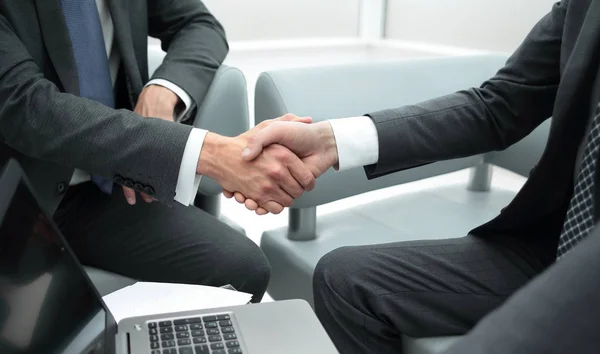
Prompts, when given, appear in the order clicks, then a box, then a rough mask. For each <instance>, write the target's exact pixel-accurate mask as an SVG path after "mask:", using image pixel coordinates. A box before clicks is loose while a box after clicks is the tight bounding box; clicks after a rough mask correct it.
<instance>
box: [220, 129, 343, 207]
mask: <svg viewBox="0 0 600 354" xmlns="http://www.w3.org/2000/svg"><path fill="white" fill-rule="evenodd" d="M271 144H281V145H283V146H286V147H287V148H288V149H290V150H291V151H293V152H294V153H295V154H297V155H298V157H300V158H301V159H302V162H304V163H305V164H306V165H307V166H308V167H309V168H310V170H311V172H312V173H313V174H314V176H315V177H319V176H320V175H322V174H323V173H325V171H327V170H328V169H329V168H330V167H331V166H334V165H336V164H337V162H338V155H337V147H336V144H335V137H334V135H333V130H332V129H331V125H330V124H329V123H328V122H320V123H316V124H302V123H298V122H293V121H292V122H282V121H275V122H272V123H271V124H269V125H268V126H267V127H265V128H264V129H262V130H261V131H259V132H257V133H256V134H255V135H253V136H252V137H250V139H249V141H248V146H247V147H246V149H244V152H243V155H242V156H243V159H244V160H245V161H252V160H253V159H255V158H257V157H258V156H260V154H261V152H262V151H263V149H264V148H265V147H267V146H271ZM224 194H225V196H226V197H228V198H231V197H232V196H234V195H235V199H236V200H237V201H238V202H240V203H244V204H246V207H247V208H248V209H250V210H256V212H257V214H259V215H263V214H266V212H267V210H266V209H265V208H261V206H262V204H261V203H260V202H258V201H256V200H253V198H250V197H249V196H247V195H244V194H243V193H239V192H237V193H231V192H229V191H227V190H226V191H225V192H224Z"/></svg>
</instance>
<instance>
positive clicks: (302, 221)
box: [288, 207, 317, 241]
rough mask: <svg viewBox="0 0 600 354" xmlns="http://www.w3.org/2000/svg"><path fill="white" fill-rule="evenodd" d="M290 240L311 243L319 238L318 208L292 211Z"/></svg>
mask: <svg viewBox="0 0 600 354" xmlns="http://www.w3.org/2000/svg"><path fill="white" fill-rule="evenodd" d="M288 225H289V231H288V239H290V240H293V241H310V240H314V239H316V238H317V208H316V207H312V208H303V209H290V217H289V223H288Z"/></svg>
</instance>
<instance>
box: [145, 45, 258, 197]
mask: <svg viewBox="0 0 600 354" xmlns="http://www.w3.org/2000/svg"><path fill="white" fill-rule="evenodd" d="M165 56H166V53H165V52H164V51H163V50H162V49H161V48H160V46H158V45H150V46H149V47H148V72H149V74H150V76H152V74H153V73H154V71H156V69H157V68H158V67H159V66H160V65H161V64H162V62H163V59H164V58H165ZM193 124H194V126H195V127H197V128H202V129H206V130H208V131H211V132H214V133H217V134H221V135H224V136H236V135H239V134H241V133H243V132H245V131H247V130H248V128H249V125H250V118H249V112H248V91H247V82H246V78H245V77H244V74H243V73H242V72H241V71H240V70H239V69H237V68H234V67H230V66H226V65H222V66H221V67H220V68H219V70H218V71H217V73H216V75H215V77H214V79H213V82H212V84H211V87H210V89H209V90H208V92H207V94H206V96H205V98H204V101H203V102H202V104H201V105H200V106H199V107H198V110H197V113H196V117H195V118H194V123H193ZM222 191H223V189H222V188H221V186H220V185H218V184H217V183H216V182H215V181H213V180H212V179H210V178H208V177H203V178H202V181H201V183H200V188H199V192H200V193H202V194H203V195H205V196H216V195H219V194H220V193H221V192H222Z"/></svg>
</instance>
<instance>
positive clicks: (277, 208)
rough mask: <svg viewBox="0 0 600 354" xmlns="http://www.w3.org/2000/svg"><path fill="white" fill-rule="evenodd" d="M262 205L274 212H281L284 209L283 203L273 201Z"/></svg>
mask: <svg viewBox="0 0 600 354" xmlns="http://www.w3.org/2000/svg"><path fill="white" fill-rule="evenodd" d="M261 207H262V208H263V209H265V210H267V211H268V212H269V213H272V214H279V213H281V212H282V211H283V205H281V204H279V203H277V202H273V201H270V202H266V203H265V204H264V205H261ZM257 213H258V211H257ZM259 215H260V214H259Z"/></svg>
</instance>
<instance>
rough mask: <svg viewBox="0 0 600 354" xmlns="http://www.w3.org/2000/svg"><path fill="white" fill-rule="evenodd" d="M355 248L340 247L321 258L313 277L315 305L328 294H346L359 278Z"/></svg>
mask: <svg viewBox="0 0 600 354" xmlns="http://www.w3.org/2000/svg"><path fill="white" fill-rule="evenodd" d="M354 249H355V247H341V248H338V249H336V250H333V251H331V252H329V253H327V254H326V255H325V256H323V257H322V258H321V259H320V260H319V262H318V263H317V266H316V268H315V272H314V275H313V295H314V298H315V303H316V302H317V301H321V300H323V298H324V297H328V295H327V294H328V293H330V292H334V293H337V294H347V293H348V291H349V290H350V289H351V288H352V286H353V285H352V284H353V283H355V281H356V279H357V278H359V277H360V266H359V265H358V264H357V263H358V262H356V260H355V259H353V258H354Z"/></svg>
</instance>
